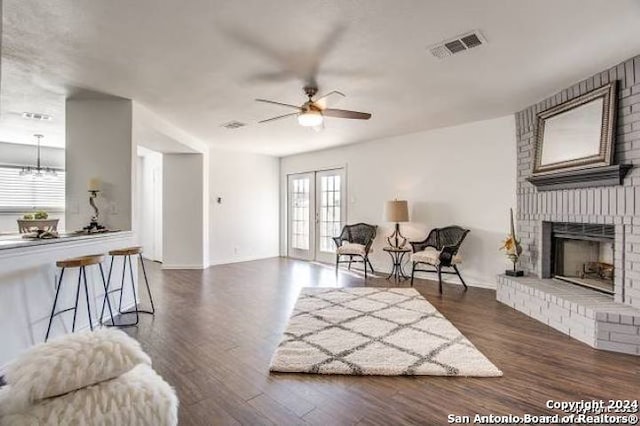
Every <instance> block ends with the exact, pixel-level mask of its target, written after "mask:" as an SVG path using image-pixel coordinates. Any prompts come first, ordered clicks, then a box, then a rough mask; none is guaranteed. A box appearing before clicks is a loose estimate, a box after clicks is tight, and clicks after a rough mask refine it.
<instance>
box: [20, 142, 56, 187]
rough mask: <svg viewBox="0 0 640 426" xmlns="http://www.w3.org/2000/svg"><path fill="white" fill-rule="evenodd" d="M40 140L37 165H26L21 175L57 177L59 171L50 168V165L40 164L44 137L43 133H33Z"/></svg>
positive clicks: (37, 177)
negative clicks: (41, 142)
mask: <svg viewBox="0 0 640 426" xmlns="http://www.w3.org/2000/svg"><path fill="white" fill-rule="evenodd" d="M33 136H35V138H36V139H37V140H38V150H37V161H36V166H35V167H33V166H26V167H23V168H22V170H20V176H25V177H31V178H33V179H41V178H45V177H55V176H57V175H58V173H57V172H56V171H55V170H54V169H52V168H50V167H42V166H41V165H40V139H42V138H43V137H44V136H43V135H38V134H36V135H33Z"/></svg>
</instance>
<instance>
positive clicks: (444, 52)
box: [429, 31, 487, 59]
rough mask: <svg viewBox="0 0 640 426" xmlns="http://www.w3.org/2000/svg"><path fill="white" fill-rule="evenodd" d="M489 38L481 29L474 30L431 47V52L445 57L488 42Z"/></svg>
mask: <svg viewBox="0 0 640 426" xmlns="http://www.w3.org/2000/svg"><path fill="white" fill-rule="evenodd" d="M486 43H487V40H485V38H484V37H483V36H482V34H480V31H472V32H470V33H466V34H462V35H459V36H457V37H454V38H452V39H449V40H445V41H443V42H440V43H438V44H434V45H433V46H430V47H429V52H431V54H432V55H433V56H435V57H436V58H438V59H444V58H446V57H448V56H451V55H455V54H456V53H461V52H465V51H467V50H469V49H473V48H474V47H478V46H481V45H483V44H486Z"/></svg>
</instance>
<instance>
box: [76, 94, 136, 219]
mask: <svg viewBox="0 0 640 426" xmlns="http://www.w3.org/2000/svg"><path fill="white" fill-rule="evenodd" d="M65 154H66V171H67V172H66V198H67V200H66V225H67V226H66V228H67V230H68V231H73V230H76V229H81V228H82V227H83V226H86V225H87V224H88V223H89V220H90V218H91V216H92V215H93V210H92V209H91V207H90V206H89V201H88V200H89V199H88V197H89V193H88V191H87V185H88V182H89V179H91V178H94V177H95V178H98V179H100V180H101V182H102V184H101V185H102V188H101V192H100V194H99V197H98V198H97V200H96V204H97V205H98V208H99V209H100V222H101V223H103V224H105V225H107V227H109V228H110V229H120V230H130V229H132V209H133V206H132V203H133V200H132V198H133V188H132V186H133V177H135V173H134V169H135V163H134V162H133V158H134V156H135V150H134V145H133V143H132V105H131V101H130V100H127V99H121V98H116V99H84V98H83V99H67V102H66V150H65Z"/></svg>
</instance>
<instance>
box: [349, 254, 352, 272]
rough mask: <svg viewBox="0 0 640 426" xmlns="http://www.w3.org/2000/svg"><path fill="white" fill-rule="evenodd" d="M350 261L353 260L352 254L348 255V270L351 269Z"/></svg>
mask: <svg viewBox="0 0 640 426" xmlns="http://www.w3.org/2000/svg"><path fill="white" fill-rule="evenodd" d="M351 262H353V256H349V268H348V269H349V270H351Z"/></svg>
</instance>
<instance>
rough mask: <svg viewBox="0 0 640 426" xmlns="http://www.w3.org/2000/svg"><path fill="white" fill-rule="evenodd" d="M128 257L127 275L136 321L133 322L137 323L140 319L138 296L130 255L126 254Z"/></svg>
mask: <svg viewBox="0 0 640 426" xmlns="http://www.w3.org/2000/svg"><path fill="white" fill-rule="evenodd" d="M127 259H129V276H130V278H131V291H132V292H133V309H135V313H136V322H135V323H134V324H138V322H139V321H140V312H139V311H138V298H137V296H136V282H135V281H134V279H133V265H132V264H131V256H130V255H129V256H127Z"/></svg>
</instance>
